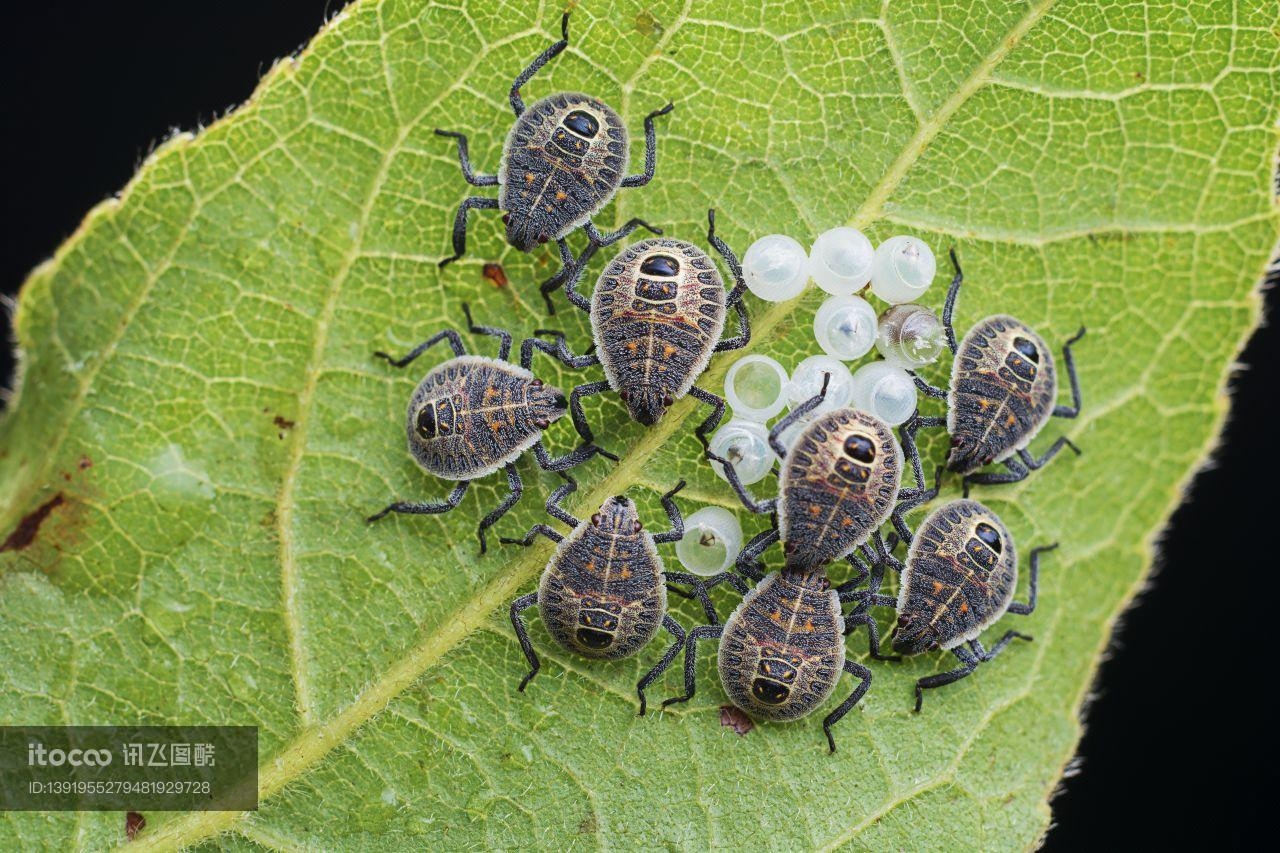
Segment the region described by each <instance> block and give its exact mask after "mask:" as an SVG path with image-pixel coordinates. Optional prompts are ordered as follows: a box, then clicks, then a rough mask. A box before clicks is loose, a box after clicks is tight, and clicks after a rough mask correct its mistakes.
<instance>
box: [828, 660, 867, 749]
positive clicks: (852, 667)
mask: <svg viewBox="0 0 1280 853" xmlns="http://www.w3.org/2000/svg"><path fill="white" fill-rule="evenodd" d="M844 671H845V672H847V673H849V674H850V675H852V676H853V677H854V678H857V679H860V681H859V682H858V685H857V686H856V687H854V688H853V692H852V693H850V694H849V695H848V697H846V698H845V700H844V701H843V702H841V703H840V705H839V707H837V708H836V709H835V710H834V711H832V712H831V713H830V714H827V716H826V718H825V719H824V720H823V721H822V731H823V732H824V733H825V734H826V736H827V746H828V747H830V751H831V752H835V751H836V739H835V738H833V737H832V736H831V727H832V726H834V725H835V724H836V723H838V722H840V720H841V719H842V718H843V717H844V715H845V714H847V713H849V711H850V709H852V708H853V706H854V705H857V704H858V700H860V699H861V698H862V697H863V695H865V694H866V692H867V688H868V687H870V686H871V670H869V669H867V668H866V667H865V666H863V665H862V664H860V663H854V662H853V661H851V660H846V661H845V662H844Z"/></svg>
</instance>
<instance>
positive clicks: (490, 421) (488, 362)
mask: <svg viewBox="0 0 1280 853" xmlns="http://www.w3.org/2000/svg"><path fill="white" fill-rule="evenodd" d="M462 309H463V311H464V312H465V314H466V317H467V324H468V326H469V327H470V331H471V332H472V333H473V334H482V335H490V336H492V337H496V338H498V339H499V341H500V344H499V346H498V357H497V358H496V359H495V358H486V357H483V356H476V355H468V354H467V351H466V349H465V348H464V347H463V345H462V339H461V338H460V337H459V336H458V333H457V332H456V331H454V330H453V329H445V330H443V331H441V332H438V333H436V334H435V335H432V336H431V337H430V338H428V339H427V340H426V341H424V342H423V343H421V344H419V345H418V346H416V347H414V348H413V350H411V351H410V352H409V354H408V355H406V356H404V357H403V358H399V359H396V358H392V357H391V356H389V355H387V354H386V353H384V352H376V353H374V355H376V356H377V357H379V358H382V359H385V360H386V361H388V362H390V363H391V364H392V365H393V366H395V367H407V366H408V365H409V364H411V363H412V362H413V361H414V359H416V358H417V357H418V356H420V355H422V354H423V353H424V352H426V351H427V350H428V349H429V348H431V347H432V346H434V345H435V344H437V343H439V342H440V341H448V343H449V346H450V348H451V349H452V350H453V355H454V357H453V358H451V359H449V360H448V361H446V362H444V363H443V364H440V365H438V366H436V367H435V368H433V369H432V370H431V371H430V372H429V373H428V374H427V375H426V376H425V377H424V378H423V380H422V381H421V382H420V383H419V384H418V387H417V388H416V389H415V390H414V392H413V395H412V396H411V397H410V398H409V407H408V414H407V416H406V423H405V431H406V433H407V434H408V443H409V454H410V455H411V456H412V457H413V460H414V461H415V462H417V463H418V465H419V466H420V467H421V468H422V469H423V470H425V471H427V472H428V473H431V474H434V475H436V476H437V477H440V478H441V479H444V480H453V481H456V482H457V483H458V485H457V486H456V487H454V489H453V491H452V492H451V493H450V494H449V497H448V498H446V499H445V500H443V501H439V502H403V501H397V502H395V503H392V504H390V505H388V506H387V507H386V508H385V509H383V510H381V511H380V512H378V513H376V514H375V515H372V516H370V517H369V519H368V520H369V521H371V522H372V521H377V520H378V519H380V518H382V517H383V516H386V515H388V514H389V513H393V512H396V513H406V514H409V515H435V514H438V513H443V512H448V511H449V510H451V509H453V508H454V507H456V506H457V505H458V504H459V502H461V500H462V496H463V495H464V494H466V491H467V487H468V486H469V485H471V482H472V481H473V480H478V479H479V478H481V477H485V476H487V475H489V474H492V473H494V472H496V471H498V470H499V469H502V470H505V472H506V475H507V484H508V487H509V492H508V494H507V496H506V497H505V498H504V499H503V500H502V502H501V503H500V504H499V505H498V507H497V508H496V509H494V510H493V511H492V512H490V513H489V514H488V515H486V516H485V517H484V519H483V520H481V522H480V525H479V527H478V528H477V531H476V535H477V537H478V538H479V539H480V553H481V554H483V553H484V552H485V550H486V542H485V531H486V530H487V529H488V528H489V527H491V526H492V525H493V524H494V522H496V521H497V520H498V519H499V518H501V517H502V516H503V515H504V514H505V513H506V512H507V511H508V510H509V509H511V507H513V506H515V504H516V501H518V500H520V495H521V494H522V492H523V485H522V483H521V480H520V473H519V472H518V471H517V470H516V464H515V460H516V459H517V458H519V457H520V455H521V454H523V453H524V452H525V451H526V450H529V449H530V448H532V449H533V452H534V456H535V457H536V458H537V461H538V465H539V466H541V467H542V468H543V469H545V470H547V471H564V470H567V469H568V468H571V467H573V466H575V465H579V464H581V463H583V462H585V461H587V460H588V459H590V458H591V457H592V456H595V455H596V454H600V455H603V456H605V457H607V458H610V459H614V460H615V461H616V460H617V457H616V456H613V455H612V454H609V453H606V452H605V451H603V450H601V449H600V448H599V447H596V446H595V445H594V444H592V443H591V442H590V441H588V442H585V443H584V444H582V445H581V446H579V447H578V448H577V449H576V450H574V451H572V452H570V453H568V454H566V455H564V456H561V457H558V458H552V457H551V456H550V455H548V453H547V450H546V448H545V447H543V445H542V431H543V430H545V429H546V428H547V427H549V426H550V425H551V424H552V423H553V422H555V421H557V420H559V419H560V418H561V417H563V416H564V414H565V412H566V411H567V410H568V401H567V400H566V399H565V396H564V393H563V392H561V391H560V389H558V388H553V387H551V386H550V385H545V384H543V382H542V380H541V379H538V378H537V377H535V376H534V375H533V373H532V372H531V371H530V370H529V368H530V366H531V363H532V359H533V351H534V347H533V346H532V345H531V342H530V341H529V340H526V341H524V343H523V344H522V345H521V347H520V363H519V364H518V365H517V364H511V363H510V362H509V361H508V360H507V359H508V357H509V356H510V355H511V335H510V334H509V333H508V332H505V331H502V330H501V329H495V328H491V327H488V326H477V325H476V324H475V323H474V322H472V320H471V310H470V308H468V307H467V306H466V305H463V306H462Z"/></svg>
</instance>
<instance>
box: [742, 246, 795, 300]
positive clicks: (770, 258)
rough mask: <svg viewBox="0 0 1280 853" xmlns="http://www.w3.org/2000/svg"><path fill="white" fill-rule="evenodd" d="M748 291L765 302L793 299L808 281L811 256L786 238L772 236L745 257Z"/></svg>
mask: <svg viewBox="0 0 1280 853" xmlns="http://www.w3.org/2000/svg"><path fill="white" fill-rule="evenodd" d="M742 273H743V275H744V276H745V278H746V280H747V289H748V290H750V291H751V292H752V293H754V294H755V295H756V296H759V297H760V298H761V299H763V300H765V301H766V302H785V301H787V300H788V299H794V298H795V297H797V296H799V295H800V291H802V290H804V286H805V284H806V283H807V282H808V281H809V256H808V255H806V254H805V251H804V246H801V245H800V244H799V243H797V242H796V241H795V240H793V239H792V238H790V237H788V236H787V235H785V234H769V235H768V236H765V237H761V238H760V239H759V240H757V241H755V242H754V243H752V244H751V248H749V249H747V253H746V254H745V255H743V256H742Z"/></svg>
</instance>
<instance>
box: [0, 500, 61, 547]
mask: <svg viewBox="0 0 1280 853" xmlns="http://www.w3.org/2000/svg"><path fill="white" fill-rule="evenodd" d="M66 502H67V499H66V498H64V497H63V496H62V492H58V493H57V494H56V495H54V496H53V497H51V498H49V500H47V501H45V502H44V503H42V504H40V506H38V507H36V508H35V509H33V510H32V511H31V512H29V513H27V514H26V515H25V516H23V518H22V521H19V522H18V526H17V527H15V528H13V532H12V533H10V534H9V536H8V538H6V539H5V540H4V543H3V544H0V551H21V550H22V549H23V548H26V547H27V546H28V545H30V544H31V543H32V542H34V541H36V536H38V535H39V533H40V525H42V524H44V520H45V519H46V518H48V517H49V513H51V512H53V511H54V510H55V509H57V508H58V507H60V506H62V505H63V504H64V503H66Z"/></svg>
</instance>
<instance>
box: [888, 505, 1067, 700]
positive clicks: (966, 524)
mask: <svg viewBox="0 0 1280 853" xmlns="http://www.w3.org/2000/svg"><path fill="white" fill-rule="evenodd" d="M1057 547H1058V546H1057V543H1054V544H1053V545H1048V546H1044V547H1041V548H1036V549H1034V550H1032V552H1031V559H1030V565H1031V570H1030V592H1029V595H1028V598H1027V603H1026V604H1023V603H1021V602H1017V601H1014V600H1013V593H1014V588H1015V587H1016V586H1017V583H1018V556H1017V552H1016V551H1015V550H1014V545H1013V537H1012V536H1010V535H1009V530H1008V528H1006V527H1005V526H1004V522H1002V521H1001V520H1000V517H999V516H997V515H996V514H995V513H994V512H992V511H991V510H990V509H988V508H987V507H985V506H983V505H982V504H980V503H978V502H977V501H971V500H955V501H951V502H949V503H946V504H943V505H942V506H940V507H938V508H937V509H935V510H934V511H933V512H931V513H930V514H929V515H928V517H926V518H925V520H924V521H923V522H922V523H921V525H920V527H919V529H918V530H917V531H916V535H915V537H914V538H913V539H912V541H911V547H910V549H909V550H908V552H907V561H906V564H905V566H904V565H903V564H902V563H901V562H899V561H898V560H897V558H895V557H894V556H893V555H892V552H891V549H890V548H888V547H883V548H882V549H881V551H880V554H879V559H880V560H882V561H883V562H885V563H887V564H888V565H889V566H891V567H892V568H893V569H895V570H896V571H898V572H899V573H900V574H901V575H902V585H901V587H900V588H899V591H898V598H897V600H896V601H894V599H892V598H888V597H886V596H871V599H872V600H871V603H872V604H876V605H894V606H896V607H897V611H898V622H897V625H896V627H895V628H894V629H893V649H894V651H896V652H898V653H899V654H902V655H918V654H921V653H923V652H927V651H932V650H934V649H943V650H947V651H950V652H951V653H952V654H954V655H955V656H956V657H957V658H959V660H960V663H961V666H960V667H959V668H957V669H953V670H950V671H948V672H942V673H938V674H937V675H929V676H925V677H924V678H921V679H920V680H919V681H917V682H916V705H915V710H916V711H919V710H920V704H921V702H922V701H923V700H924V691H925V690H927V689H930V688H933V687H941V686H943V685H944V684H950V683H951V682H953V681H957V680H959V679H961V678H964V677H965V676H966V675H968V674H969V673H971V672H973V670H974V669H975V668H976V667H977V666H978V664H979V663H982V662H984V661H989V660H991V659H992V658H994V657H995V656H996V655H998V654H999V653H1000V652H1001V651H1003V650H1004V648H1005V647H1006V646H1008V645H1009V643H1011V642H1012V641H1013V640H1015V639H1022V640H1030V639H1031V638H1030V637H1028V636H1026V635H1025V634H1019V633H1018V632H1016V631H1006V632H1005V634H1004V635H1003V636H1002V637H1001V638H1000V639H999V640H997V641H996V644H995V645H994V646H992V647H991V649H989V650H988V649H986V648H984V647H983V645H982V643H981V642H979V640H978V635H979V634H981V633H982V632H983V631H985V630H986V629H987V628H989V627H990V626H991V625H993V624H994V623H995V622H996V621H997V620H998V619H999V618H1000V617H1001V616H1003V615H1004V614H1005V613H1016V614H1019V615H1023V616H1025V615H1028V614H1030V613H1031V612H1032V611H1033V610H1035V608H1036V587H1037V586H1038V583H1039V575H1040V555H1041V554H1043V553H1044V552H1046V551H1051V550H1053V549H1054V548H1057Z"/></svg>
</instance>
